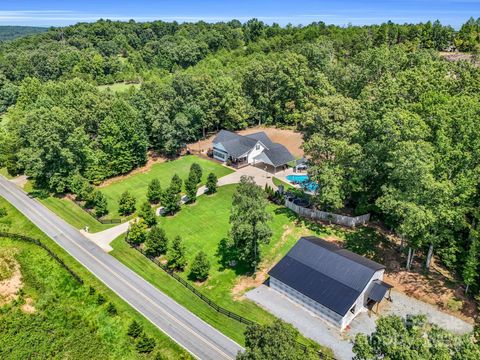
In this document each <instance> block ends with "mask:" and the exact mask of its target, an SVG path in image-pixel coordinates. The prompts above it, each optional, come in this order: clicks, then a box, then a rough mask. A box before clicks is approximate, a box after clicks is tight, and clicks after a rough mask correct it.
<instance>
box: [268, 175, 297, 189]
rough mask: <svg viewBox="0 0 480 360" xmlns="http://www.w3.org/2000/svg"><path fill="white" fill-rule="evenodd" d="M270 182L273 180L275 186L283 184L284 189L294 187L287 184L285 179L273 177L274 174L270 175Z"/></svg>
mask: <svg viewBox="0 0 480 360" xmlns="http://www.w3.org/2000/svg"><path fill="white" fill-rule="evenodd" d="M272 182H273V183H274V184H275V186H277V187H278V186H280V185H283V188H284V189H285V190H293V189H295V186H293V185H291V184H289V183H287V182H285V181H283V180H280V179H279V178H277V177H275V176H274V177H272Z"/></svg>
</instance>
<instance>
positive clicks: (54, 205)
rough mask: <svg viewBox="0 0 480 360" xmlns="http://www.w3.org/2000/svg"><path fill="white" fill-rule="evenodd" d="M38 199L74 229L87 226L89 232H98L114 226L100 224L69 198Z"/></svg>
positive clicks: (50, 197) (51, 197)
mask: <svg viewBox="0 0 480 360" xmlns="http://www.w3.org/2000/svg"><path fill="white" fill-rule="evenodd" d="M38 200H39V201H40V202H41V203H42V204H43V205H45V206H46V207H48V208H49V209H50V210H52V211H53V212H54V213H55V214H57V215H58V216H60V217H61V218H62V219H63V220H65V221H66V222H68V223H69V224H70V225H72V226H73V227H75V228H76V229H83V228H84V227H85V226H88V228H89V232H98V231H102V230H106V229H108V228H110V227H112V226H114V225H108V224H101V223H100V222H99V221H98V220H97V219H95V218H94V217H93V216H92V215H90V214H89V213H88V212H86V211H85V210H83V209H82V208H81V207H80V206H78V205H77V204H75V203H74V202H73V201H71V200H68V199H61V198H58V197H55V196H49V197H47V198H45V199H38Z"/></svg>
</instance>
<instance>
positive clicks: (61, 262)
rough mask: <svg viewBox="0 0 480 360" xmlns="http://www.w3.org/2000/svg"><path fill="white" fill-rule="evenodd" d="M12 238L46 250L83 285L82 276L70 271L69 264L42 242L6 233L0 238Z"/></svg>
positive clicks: (0, 234) (0, 235)
mask: <svg viewBox="0 0 480 360" xmlns="http://www.w3.org/2000/svg"><path fill="white" fill-rule="evenodd" d="M2 237H3V238H10V239H15V240H21V241H26V242H29V243H32V244H35V245H37V246H40V247H41V248H42V249H44V250H45V251H46V252H47V253H48V255H50V257H51V258H52V259H54V260H55V261H56V262H57V263H59V264H60V266H61V267H63V268H64V269H65V270H67V271H68V272H69V273H70V275H72V277H73V278H74V279H75V280H77V281H78V282H79V283H80V284H82V285H83V280H82V278H81V277H80V276H78V275H77V273H75V272H74V271H73V270H72V269H70V268H69V267H68V265H67V264H65V263H64V262H63V260H62V259H60V258H59V257H58V256H57V254H55V253H54V252H53V251H52V250H50V249H49V248H48V247H47V246H46V245H45V244H44V243H42V242H41V241H40V240H37V239H34V238H31V237H28V236H24V235H20V234H11V233H6V232H0V238H2Z"/></svg>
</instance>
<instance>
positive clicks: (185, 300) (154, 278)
mask: <svg viewBox="0 0 480 360" xmlns="http://www.w3.org/2000/svg"><path fill="white" fill-rule="evenodd" d="M235 188H236V185H226V186H222V187H220V188H218V192H217V193H216V194H214V195H210V196H207V195H202V196H200V197H198V199H197V202H196V203H195V204H193V205H184V206H182V209H181V210H180V212H179V213H177V214H176V215H175V216H173V217H163V218H160V222H159V225H160V226H161V227H163V228H164V229H165V231H166V233H167V236H168V238H169V239H170V240H171V239H173V238H174V237H175V236H176V235H180V236H181V237H182V239H183V241H184V244H185V247H186V254H187V259H188V265H187V268H186V269H185V271H184V272H180V273H179V275H180V276H182V277H184V278H185V279H188V274H189V271H190V265H191V263H192V261H193V258H194V257H195V255H196V254H197V252H198V251H200V250H203V251H204V252H205V253H206V254H207V256H208V258H209V260H210V263H211V265H212V266H211V270H210V276H209V279H208V280H207V281H206V282H205V283H203V284H196V286H197V288H198V289H199V291H201V292H202V293H203V294H205V295H206V296H208V297H209V298H210V299H212V300H214V301H215V302H216V303H217V304H218V305H221V306H223V307H225V308H227V309H229V310H231V311H233V312H235V313H237V314H239V315H242V316H244V317H246V318H247V319H250V320H253V321H256V322H258V323H262V324H266V323H270V322H271V321H272V320H273V319H274V316H273V315H271V314H270V313H268V312H267V311H265V310H263V309H262V308H261V307H259V306H258V305H257V304H255V303H254V302H252V301H250V300H248V299H247V298H245V297H244V296H243V295H244V293H245V292H246V291H248V290H249V289H251V288H254V287H256V286H258V285H259V282H258V281H257V282H255V280H254V279H253V277H251V276H247V275H244V274H242V273H241V271H238V270H236V269H232V268H228V267H227V268H225V267H224V266H223V265H222V261H221V257H220V256H219V253H218V250H219V243H220V241H221V240H222V239H223V238H225V237H226V236H228V231H229V228H230V225H229V217H230V208H231V203H232V196H233V193H234V191H235ZM267 210H268V212H269V213H270V214H271V215H272V220H271V222H270V226H271V229H272V231H273V236H272V239H271V241H270V243H269V244H266V245H262V246H261V251H262V256H263V262H262V264H261V266H260V272H263V273H266V271H267V270H268V268H270V267H271V266H272V265H274V264H275V263H276V262H277V261H278V260H280V259H281V257H282V256H283V255H285V254H286V253H287V252H288V250H289V249H290V248H291V247H292V246H293V245H294V244H295V242H296V241H297V240H298V238H299V237H300V236H302V235H311V234H317V235H320V236H326V235H327V236H332V235H334V234H335V235H336V236H337V235H338V236H343V234H342V233H341V232H338V233H337V231H336V230H333V229H331V228H327V227H323V226H307V225H306V224H304V223H303V222H301V221H299V222H297V218H296V217H295V215H294V214H293V213H292V212H290V211H289V210H288V209H285V208H284V207H278V206H275V205H272V204H270V205H268V208H267ZM111 245H112V247H113V248H114V250H113V252H111V253H110V254H111V255H113V256H114V257H116V258H117V259H119V260H120V261H122V262H123V263H124V264H126V265H128V266H129V267H130V268H131V269H133V270H134V271H136V272H137V273H138V274H139V275H141V276H142V277H144V278H145V279H147V280H148V281H149V282H151V283H152V284H154V285H155V286H157V287H158V288H160V289H161V290H163V291H165V292H166V293H167V294H169V295H170V296H171V297H172V298H174V299H175V300H176V301H178V302H179V303H181V304H182V305H184V306H185V307H187V308H188V309H190V310H191V311H192V312H194V313H196V314H197V315H198V316H200V317H201V318H202V319H204V320H205V321H207V322H209V323H210V324H211V325H212V326H214V327H216V328H217V329H219V330H220V331H222V332H223V333H224V334H226V335H227V336H230V337H231V338H233V339H235V340H236V341H237V342H239V343H241V344H243V343H244V338H243V332H244V330H245V327H244V326H243V325H241V324H240V323H238V322H236V321H234V320H232V319H229V318H226V317H225V316H223V315H220V314H217V313H216V312H215V311H214V310H212V309H210V308H209V307H208V305H206V304H204V303H203V302H202V301H201V300H200V299H198V298H197V297H196V296H195V295H193V294H192V293H190V292H189V291H188V290H187V289H185V288H184V287H183V286H182V285H180V284H179V283H178V282H176V281H175V280H174V279H172V278H171V277H169V276H168V275H167V274H166V273H165V272H163V271H162V270H161V269H159V268H158V267H157V266H156V265H154V264H153V263H152V262H150V261H149V260H148V259H146V258H145V257H144V256H143V255H141V254H140V253H139V252H137V251H136V250H133V249H131V248H130V247H129V246H128V245H127V244H126V243H125V241H124V236H121V237H119V238H117V239H116V240H115V241H114V242H113V243H112V244H111ZM258 276H259V278H261V274H258ZM300 340H301V341H302V342H308V340H306V339H303V338H302V339H300Z"/></svg>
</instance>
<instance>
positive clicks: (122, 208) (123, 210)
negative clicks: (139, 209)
mask: <svg viewBox="0 0 480 360" xmlns="http://www.w3.org/2000/svg"><path fill="white" fill-rule="evenodd" d="M135 203H136V201H135V198H134V197H133V196H132V195H131V194H130V193H129V192H128V191H125V192H124V193H123V194H122V196H121V197H120V200H119V201H118V212H119V213H120V215H123V216H127V215H130V214H133V213H134V212H135Z"/></svg>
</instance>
